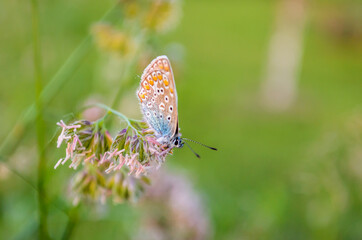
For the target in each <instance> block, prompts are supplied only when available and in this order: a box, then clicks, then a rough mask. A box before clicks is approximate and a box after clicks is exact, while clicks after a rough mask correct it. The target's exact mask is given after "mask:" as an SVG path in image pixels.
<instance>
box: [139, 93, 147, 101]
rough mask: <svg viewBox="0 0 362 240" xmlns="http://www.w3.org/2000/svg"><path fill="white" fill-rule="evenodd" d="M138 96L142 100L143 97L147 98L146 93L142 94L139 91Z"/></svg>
mask: <svg viewBox="0 0 362 240" xmlns="http://www.w3.org/2000/svg"><path fill="white" fill-rule="evenodd" d="M138 98H139V99H140V100H141V102H142V98H145V95H144V94H141V93H138Z"/></svg>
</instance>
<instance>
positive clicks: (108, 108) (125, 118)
mask: <svg viewBox="0 0 362 240" xmlns="http://www.w3.org/2000/svg"><path fill="white" fill-rule="evenodd" d="M95 106H97V107H100V108H103V109H105V110H107V111H108V112H110V113H113V114H114V115H116V116H118V117H120V118H122V119H124V120H125V121H126V123H127V124H128V126H129V127H131V128H132V129H133V130H134V131H135V132H136V133H137V134H138V130H137V129H136V128H135V127H133V125H132V124H131V122H130V120H129V119H128V118H127V117H126V116H125V115H123V114H122V113H120V112H118V111H116V110H114V109H112V108H110V107H108V106H106V105H104V104H101V103H97V104H95ZM106 114H107V113H106ZM132 121H133V120H132Z"/></svg>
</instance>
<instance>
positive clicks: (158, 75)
mask: <svg viewBox="0 0 362 240" xmlns="http://www.w3.org/2000/svg"><path fill="white" fill-rule="evenodd" d="M157 77H158V79H160V80H161V79H162V75H161V73H160V72H158V73H157Z"/></svg>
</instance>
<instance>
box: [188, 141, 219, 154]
mask: <svg viewBox="0 0 362 240" xmlns="http://www.w3.org/2000/svg"><path fill="white" fill-rule="evenodd" d="M182 140H186V141H190V142H193V143H197V144H200V145H201V146H204V147H207V148H209V149H211V150H215V151H217V149H216V148H214V147H210V146H207V145H205V144H203V143H200V142H197V141H195V140H192V139H188V138H182ZM185 143H186V142H185Z"/></svg>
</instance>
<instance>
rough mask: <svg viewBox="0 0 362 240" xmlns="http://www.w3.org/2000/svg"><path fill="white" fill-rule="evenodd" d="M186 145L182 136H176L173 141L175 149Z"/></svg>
mask: <svg viewBox="0 0 362 240" xmlns="http://www.w3.org/2000/svg"><path fill="white" fill-rule="evenodd" d="M184 143H185V142H184V141H183V140H182V138H181V137H180V136H176V137H174V138H173V140H172V145H173V147H177V148H182V147H183V146H184Z"/></svg>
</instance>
